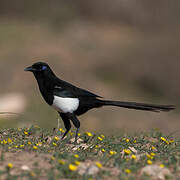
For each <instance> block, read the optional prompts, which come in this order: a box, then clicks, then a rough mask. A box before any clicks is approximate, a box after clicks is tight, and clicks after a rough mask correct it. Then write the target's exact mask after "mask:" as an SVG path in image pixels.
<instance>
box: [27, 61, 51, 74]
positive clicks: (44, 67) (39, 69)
mask: <svg viewBox="0 0 180 180" xmlns="http://www.w3.org/2000/svg"><path fill="white" fill-rule="evenodd" d="M49 70H50V67H49V65H48V64H47V63H44V62H37V63H34V64H33V65H32V66H29V67H27V68H25V69H24V71H31V72H33V73H44V72H45V71H49Z"/></svg>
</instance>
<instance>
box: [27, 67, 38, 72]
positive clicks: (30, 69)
mask: <svg viewBox="0 0 180 180" xmlns="http://www.w3.org/2000/svg"><path fill="white" fill-rule="evenodd" d="M24 71H31V72H34V71H36V69H35V68H33V67H32V66H29V67H27V68H25V69H24Z"/></svg>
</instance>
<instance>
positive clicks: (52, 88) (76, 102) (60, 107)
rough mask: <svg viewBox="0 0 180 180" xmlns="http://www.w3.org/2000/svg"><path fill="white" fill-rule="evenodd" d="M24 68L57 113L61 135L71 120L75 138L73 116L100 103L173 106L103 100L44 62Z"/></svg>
mask: <svg viewBox="0 0 180 180" xmlns="http://www.w3.org/2000/svg"><path fill="white" fill-rule="evenodd" d="M24 70H25V71H31V72H32V73H33V74H34V76H35V78H36V80H37V83H38V85H39V89H40V92H41V94H42V96H43V98H44V100H45V101H46V102H47V103H48V104H49V105H50V106H52V107H53V108H54V109H55V110H56V111H57V112H58V113H59V115H60V116H61V118H62V120H63V122H64V126H65V128H66V131H65V133H64V134H63V136H62V139H63V138H64V137H65V136H66V134H67V133H68V131H69V130H70V129H71V122H72V123H73V124H74V126H75V127H76V128H77V130H76V135H75V142H76V141H77V136H78V131H79V128H80V121H79V120H78V118H77V116H79V115H82V114H84V113H86V112H87V111H88V110H90V109H93V108H99V107H102V106H118V107H123V108H129V109H136V110H144V111H153V112H160V111H170V110H173V109H175V106H174V105H154V104H144V103H136V102H122V101H112V100H103V99H102V97H101V96H98V95H96V94H94V93H92V92H89V91H87V90H84V89H81V88H78V87H76V86H74V85H72V84H70V83H68V82H66V81H63V80H61V79H59V78H58V77H57V76H56V75H55V74H54V72H53V71H52V70H51V68H50V67H49V65H48V64H47V63H44V62H37V63H34V64H33V65H32V66H30V67H27V68H25V69H24Z"/></svg>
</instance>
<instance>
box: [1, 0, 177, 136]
mask: <svg viewBox="0 0 180 180" xmlns="http://www.w3.org/2000/svg"><path fill="white" fill-rule="evenodd" d="M0 4H1V5H0V62H1V65H0V80H1V86H0V111H11V112H17V113H20V114H21V115H8V116H4V115H1V116H0V127H1V128H5V127H6V128H7V127H24V126H31V125H35V124H37V125H39V126H40V127H44V128H53V127H56V126H57V119H58V114H57V113H56V112H55V111H54V110H53V109H51V108H49V107H48V105H47V104H46V103H45V102H44V100H43V99H42V97H41V95H40V92H39V90H38V86H37V83H36V81H35V78H34V77H33V75H32V74H31V73H27V72H24V68H25V67H26V66H29V65H31V64H32V63H34V62H37V61H45V62H48V63H49V65H50V66H51V67H52V69H53V70H54V71H55V72H56V74H57V75H58V76H59V77H60V78H62V79H64V80H66V81H69V82H71V83H72V84H74V85H76V86H79V87H82V88H85V89H88V90H90V91H92V92H94V93H96V94H99V95H100V96H103V97H105V98H106V99H114V100H124V101H137V102H146V103H156V104H176V105H177V110H175V111H173V112H169V113H150V112H145V111H135V110H127V109H120V108H117V107H116V108H115V107H114V108H113V107H104V108H101V109H99V110H97V111H96V110H92V111H89V112H88V113H87V114H85V115H83V116H81V117H79V118H80V120H81V131H93V132H95V131H100V132H103V133H108V132H110V133H114V132H121V131H122V130H125V131H128V132H129V131H130V132H134V131H141V130H150V129H152V128H159V129H160V130H162V131H163V132H167V133H169V134H170V133H172V132H174V131H176V130H180V121H179V118H180V110H179V108H178V107H179V105H180V71H179V68H180V59H179V58H180V33H179V32H180V21H179V18H180V11H179V6H180V1H179V0H174V1H169V0H158V1H144V0H138V1H130V0H118V1H109V0H99V1H95V0H91V1H83V0H76V1H74V0H69V1H68V2H67V1H65V0H61V1H59V0H53V1H48V0H31V1H24V0H18V1H11V2H8V1H2V0H0ZM61 126H62V127H64V126H63V124H61ZM176 135H177V136H180V131H179V132H177V133H176Z"/></svg>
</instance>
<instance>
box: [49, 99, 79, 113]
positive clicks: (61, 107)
mask: <svg viewBox="0 0 180 180" xmlns="http://www.w3.org/2000/svg"><path fill="white" fill-rule="evenodd" d="M52 106H53V107H54V108H55V109H56V110H57V111H59V112H63V113H68V112H69V113H72V112H74V111H76V110H77V108H78V106H79V99H78V98H63V97H59V96H54V100H53V104H52Z"/></svg>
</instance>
